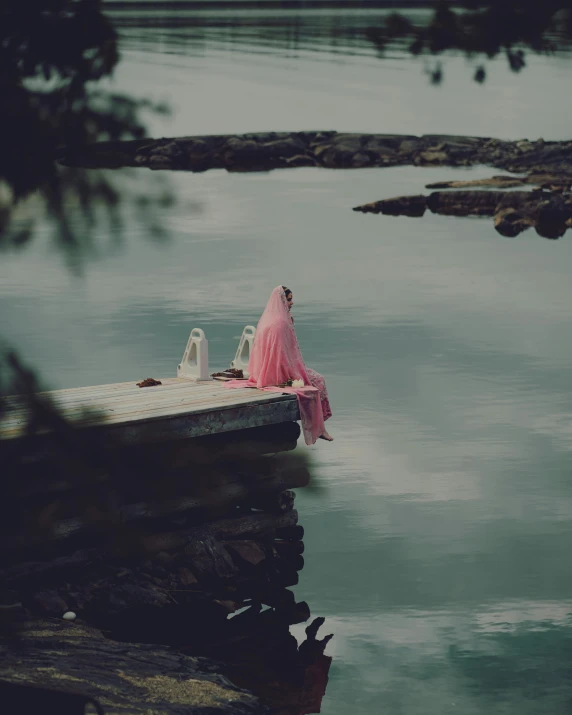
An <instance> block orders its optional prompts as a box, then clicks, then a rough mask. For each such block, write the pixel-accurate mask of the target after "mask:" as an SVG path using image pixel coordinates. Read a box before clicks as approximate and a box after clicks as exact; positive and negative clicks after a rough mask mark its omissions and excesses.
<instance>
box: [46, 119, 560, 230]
mask: <svg viewBox="0 0 572 715" xmlns="http://www.w3.org/2000/svg"><path fill="white" fill-rule="evenodd" d="M58 161H59V162H60V163H61V164H63V165H65V166H74V167H84V168H108V169H109V168H111V169H117V168H121V167H147V168H149V169H153V170H167V171H191V172H202V171H207V170H208V169H225V170H226V171H229V172H256V171H270V170H272V169H287V168H296V167H323V168H327V169H363V168H366V167H372V168H373V167H391V166H421V167H423V166H425V167H427V166H428V167H437V166H451V167H456V166H458V167H468V166H476V165H488V166H493V167H497V168H501V169H504V170H506V171H510V172H513V173H516V174H521V175H522V174H523V175H524V176H521V177H514V176H498V177H493V178H492V179H489V180H486V181H482V180H481V181H477V182H476V183H475V182H463V181H460V182H455V181H451V182H444V183H443V184H442V185H435V186H433V187H431V186H428V187H427V188H443V189H457V188H461V187H463V186H470V185H472V186H478V190H476V191H464V192H456V193H455V194H454V195H453V194H451V195H448V194H445V193H444V192H437V193H433V194H431V195H430V196H425V195H417V196H404V197H397V198H388V199H381V200H380V201H377V202H374V203H369V204H365V205H362V206H358V207H355V208H354V210H355V211H360V212H362V213H381V214H386V215H393V216H398V215H402V216H423V215H424V214H425V211H426V209H429V210H430V211H432V212H433V213H438V214H443V215H455V216H492V217H494V225H495V229H496V231H497V232H498V233H500V234H501V235H503V236H516V235H518V234H519V233H521V232H522V231H525V230H526V229H528V228H530V227H534V228H535V229H536V231H537V233H538V234H539V235H540V236H543V237H545V238H552V239H554V238H560V237H561V236H562V235H564V233H565V232H566V230H567V229H568V228H571V227H572V194H571V193H570V186H571V183H572V141H560V142H557V141H553V142H546V141H544V140H543V139H538V140H537V141H528V140H525V139H524V140H520V141H504V140H501V139H493V138H487V137H465V136H451V135H437V134H428V135H424V136H421V137H417V136H409V135H400V134H348V133H340V132H335V131H324V132H261V133H254V134H243V135H220V136H195V137H178V138H173V139H164V138H163V139H143V140H138V141H125V142H102V143H97V144H91V145H88V146H84V147H76V148H73V149H72V148H68V149H65V150H63V151H61V152H60V154H59V157H58ZM527 185H528V186H535V187H537V189H539V191H536V192H530V191H529V192H524V191H523V192H520V193H519V195H518V196H517V195H516V193H514V194H511V195H510V196H507V195H506V193H505V190H506V189H509V188H514V187H515V186H527ZM486 187H494V188H495V189H496V191H491V192H488V191H484V190H483V189H485V188H486Z"/></svg>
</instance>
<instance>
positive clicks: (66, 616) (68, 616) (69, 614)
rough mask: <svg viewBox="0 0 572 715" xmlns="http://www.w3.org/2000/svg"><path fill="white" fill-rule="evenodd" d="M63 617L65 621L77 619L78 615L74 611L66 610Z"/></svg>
mask: <svg viewBox="0 0 572 715" xmlns="http://www.w3.org/2000/svg"><path fill="white" fill-rule="evenodd" d="M62 618H63V619H64V621H75V619H76V618H77V616H76V614H75V613H74V612H73V611H66V612H65V613H64V615H63V616H62Z"/></svg>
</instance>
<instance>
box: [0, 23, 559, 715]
mask: <svg viewBox="0 0 572 715" xmlns="http://www.w3.org/2000/svg"><path fill="white" fill-rule="evenodd" d="M379 14H380V13H379V12H377V13H374V12H370V13H364V12H362V13H348V12H344V13H336V12H333V11H321V12H306V13H304V14H299V13H282V14H281V15H280V16H278V15H276V14H274V15H273V14H271V13H260V12H259V13H239V14H238V15H235V16H232V15H231V14H228V13H227V14H225V13H222V12H221V13H218V14H215V15H210V16H209V15H208V14H206V15H203V16H201V17H200V18H199V19H197V17H196V16H191V15H190V14H187V15H185V17H181V16H176V17H175V16H174V15H167V16H161V17H155V18H153V17H152V16H148V17H147V19H146V20H144V19H142V18H141V17H140V16H136V15H133V14H131V15H124V16H122V17H121V18H118V22H120V26H121V32H122V37H123V61H122V64H121V66H120V68H119V70H118V72H117V75H116V78H115V79H114V82H113V83H112V86H113V87H115V88H116V89H117V90H120V91H128V92H130V93H132V94H137V95H141V96H145V95H148V96H151V97H153V98H155V99H157V100H166V101H168V102H169V103H170V104H171V105H172V108H173V114H172V116H171V117H170V118H167V119H166V118H164V117H150V119H149V126H150V134H152V135H164V136H169V135H181V134H194V133H196V134H200V133H215V132H241V131H253V130H263V129H264V130H278V129H284V130H286V129H330V128H332V129H339V130H352V131H353V130H356V131H357V130H363V131H383V132H407V133H429V132H440V133H445V132H451V133H459V134H479V135H492V136H499V137H507V138H521V137H529V138H536V137H538V136H543V137H544V138H564V137H566V138H568V137H569V130H570V119H569V117H570V109H571V108H572V107H571V100H570V94H569V73H570V67H571V65H570V58H569V56H568V55H567V54H565V53H563V54H558V55H555V56H549V57H529V60H528V67H527V68H526V70H525V71H523V72H522V73H521V74H519V75H514V74H511V73H510V72H509V71H508V70H507V69H506V67H505V63H504V61H503V60H499V61H495V62H492V63H490V75H489V80H488V81H487V83H486V84H485V85H484V86H477V85H475V84H474V83H472V82H471V81H470V78H471V75H472V70H471V68H470V66H469V65H468V63H467V62H466V60H465V59H463V58H460V57H455V56H450V57H448V58H446V60H445V61H444V69H445V82H444V83H443V85H442V86H440V87H434V86H431V85H430V83H429V81H428V78H427V76H426V74H425V73H424V66H425V60H422V59H415V60H414V59H410V58H409V57H408V56H406V55H404V54H403V53H401V52H399V51H395V52H394V53H393V54H388V56H387V57H386V58H384V59H380V58H378V57H377V56H376V54H375V52H374V50H373V49H371V47H370V46H369V45H367V43H365V42H364V41H363V39H361V35H360V31H359V29H360V27H361V28H363V27H364V26H367V24H369V23H370V22H372V18H373V19H375V17H379ZM233 17H234V20H233ZM237 17H240V21H238V20H236V18H237ZM348 28H349V29H348ZM491 173H494V171H491V170H490V169H487V168H479V169H475V170H471V171H466V170H465V171H460V170H453V169H438V170H437V169H425V170H422V169H415V168H410V167H406V168H396V169H388V170H372V169H369V170H360V171H353V172H341V171H340V172H332V171H327V170H314V169H299V170H291V171H287V172H282V173H280V172H274V173H270V174H252V175H228V174H225V173H222V172H209V173H207V174H203V175H185V174H177V175H173V176H168V177H167V176H165V175H164V174H162V175H160V176H159V175H156V174H152V173H150V172H145V171H143V172H139V173H137V172H135V173H129V172H120V173H118V174H116V175H115V176H116V177H117V179H118V180H120V181H125V182H126V184H127V185H128V186H130V187H131V188H132V187H133V186H136V188H137V190H138V191H143V192H147V193H148V194H151V193H156V192H159V191H163V190H165V188H168V189H169V190H170V191H171V192H172V194H173V196H174V203H173V204H172V205H171V206H169V207H165V208H164V209H162V210H160V211H159V212H158V213H157V215H156V219H157V221H158V223H160V224H162V225H163V228H164V236H163V237H162V238H161V239H160V240H159V239H155V240H150V238H149V236H148V234H147V232H146V231H145V226H144V225H143V224H142V223H141V221H139V220H138V218H137V216H136V215H135V211H134V210H133V208H129V207H128V206H127V207H126V208H125V209H124V219H125V221H126V225H125V230H124V231H123V232H122V233H121V232H120V231H119V229H118V228H117V227H109V226H107V224H106V223H105V222H104V220H103V218H102V219H101V222H100V224H99V225H98V229H97V236H96V238H97V242H98V243H97V245H98V249H97V250H96V251H94V259H93V260H92V261H91V262H89V263H88V264H87V266H86V268H85V271H84V276H83V277H77V276H74V275H73V274H71V273H70V272H69V271H68V270H67V268H66V266H65V264H64V262H63V260H62V258H61V257H60V256H58V255H56V254H55V253H54V252H53V250H52V249H51V247H50V228H49V225H48V223H47V222H44V223H42V222H40V223H39V224H38V227H37V233H38V237H37V239H36V241H35V243H34V244H33V246H32V247H31V248H30V249H29V250H27V251H25V252H23V253H21V254H15V255H5V256H3V260H2V265H1V267H0V291H1V293H0V294H1V298H2V314H1V323H2V325H1V330H2V333H4V334H5V335H7V336H8V337H9V338H10V339H11V340H12V341H13V342H14V343H15V344H16V345H17V346H18V347H19V348H20V349H21V351H22V353H23V354H24V355H26V356H27V357H28V358H29V359H30V361H31V362H32V363H33V364H35V365H36V366H38V367H39V368H40V369H41V371H42V374H43V377H44V382H45V383H46V384H47V385H49V386H52V387H67V386H76V385H82V384H88V383H92V384H94V383H98V382H115V381H122V380H131V379H133V378H134V377H138V378H143V377H147V376H156V377H159V376H161V375H169V374H174V373H175V369H176V365H177V362H178V361H179V359H180V357H181V355H182V352H183V348H184V346H185V343H186V339H187V337H188V333H189V331H190V329H191V328H192V327H195V326H200V327H202V328H204V329H205V331H206V333H207V337H208V338H209V340H210V348H211V357H212V361H211V362H212V366H213V367H224V366H226V365H227V364H228V362H229V360H230V359H231V358H232V356H233V354H234V351H235V349H236V344H237V338H238V336H239V335H240V332H241V330H242V327H243V326H244V325H245V324H247V323H252V322H254V321H256V319H257V317H258V315H259V313H260V311H261V309H262V308H263V306H264V304H265V302H266V299H267V297H268V294H269V293H270V291H271V289H272V288H273V287H274V286H275V285H277V284H279V283H285V284H288V285H289V286H291V287H292V288H293V289H294V300H295V303H296V306H295V308H294V310H295V315H296V327H297V330H298V335H299V339H300V342H301V345H302V349H303V352H304V355H305V358H306V361H307V362H308V364H310V365H311V366H313V367H315V368H316V369H318V370H320V372H322V373H323V374H324V375H325V376H326V377H327V380H328V387H329V390H330V395H331V401H332V404H333V408H334V413H335V414H334V418H333V419H332V421H331V423H330V424H331V428H330V427H329V429H330V431H331V432H332V434H334V435H335V436H336V441H335V442H334V443H333V444H332V445H329V444H325V443H320V444H318V445H317V446H315V447H313V448H312V449H311V454H312V457H313V460H314V464H315V468H316V471H317V474H318V476H319V486H320V490H319V491H316V492H315V493H310V492H305V493H304V492H303V493H300V494H299V496H298V504H299V510H300V514H301V521H302V523H303V524H304V527H305V528H306V534H307V536H306V555H305V558H306V566H305V569H304V571H303V572H302V573H301V578H300V584H299V586H298V587H297V589H296V593H297V596H298V598H299V599H304V600H307V601H308V603H309V604H310V606H311V608H312V611H313V613H314V614H315V615H324V616H326V619H327V620H326V626H325V632H333V633H335V638H334V639H333V641H332V642H331V644H330V646H329V648H328V652H329V653H330V654H331V655H333V656H334V662H333V665H332V670H331V677H330V684H329V688H328V692H327V695H326V697H325V699H324V702H323V709H322V712H323V713H325V714H326V715H348V713H352V714H353V713H356V715H373V714H374V713H375V714H377V713H380V712H383V713H392V714H393V713H395V714H401V713H403V714H404V715H433V714H434V715H444V714H446V713H455V714H458V713H462V714H463V715H473V714H475V715H476V714H477V713H479V714H480V713H482V712H485V711H487V712H490V713H494V714H495V715H497V714H498V715H500V714H503V715H505V714H507V713H510V714H511V715H513V714H514V715H516V714H517V713H518V714H519V715H521V714H525V715H530V714H532V713H535V714H536V713H538V714H540V713H543V714H544V713H551V715H557V714H559V713H569V712H570V707H571V705H572V683H571V682H570V671H571V669H572V618H571V613H572V566H571V564H570V553H571V550H572V529H571V528H570V514H571V513H572V474H571V460H570V454H571V448H572V428H571V422H572V396H571V394H570V385H571V384H572V367H571V365H572V331H571V330H570V304H571V300H572V287H571V283H570V275H571V272H572V243H571V242H570V240H569V239H563V240H561V241H559V242H549V241H545V240H543V239H540V238H538V237H537V236H536V235H535V234H523V235H522V236H520V237H519V238H518V239H517V240H509V239H503V238H501V237H500V236H498V235H497V234H495V232H494V230H493V227H492V223H491V222H489V221H488V220H466V219H465V220H463V219H453V218H443V217H436V216H428V217H426V218H424V219H406V218H402V219H395V218H391V217H379V216H367V215H361V214H356V213H353V212H352V211H351V207H352V206H355V205H357V204H359V203H364V202H366V201H372V200H376V199H380V198H383V197H387V196H390V195H397V194H401V193H417V192H419V191H421V190H422V189H423V185H424V184H425V183H428V182H430V181H436V180H439V179H444V178H454V177H457V176H460V177H461V178H466V177H468V176H474V177H481V176H482V177H485V176H489V175H491ZM77 220H78V223H79V217H78V219H77Z"/></svg>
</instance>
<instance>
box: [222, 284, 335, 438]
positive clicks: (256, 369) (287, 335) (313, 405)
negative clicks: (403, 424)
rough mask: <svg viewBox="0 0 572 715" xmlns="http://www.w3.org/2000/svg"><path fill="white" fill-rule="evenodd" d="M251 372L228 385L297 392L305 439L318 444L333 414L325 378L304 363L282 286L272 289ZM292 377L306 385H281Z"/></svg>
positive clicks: (259, 322) (259, 330)
mask: <svg viewBox="0 0 572 715" xmlns="http://www.w3.org/2000/svg"><path fill="white" fill-rule="evenodd" d="M248 373H249V375H250V377H249V379H248V380H230V381H229V382H225V383H224V384H225V387H256V388H258V389H259V390H266V391H268V392H281V393H289V394H295V395H296V397H297V399H298V407H299V410H300V421H301V423H302V431H303V434H304V440H305V442H306V444H314V442H316V440H317V439H318V437H320V435H321V434H322V433H323V432H324V418H326V419H327V418H328V417H329V416H330V415H331V410H330V406H329V402H328V400H327V393H326V392H325V381H324V379H323V378H322V376H321V375H318V373H314V372H313V371H311V370H308V369H307V368H306V366H305V364H304V360H303V358H302V353H301V351H300V346H299V345H298V339H297V337H296V331H295V330H294V324H293V322H292V318H291V316H290V311H289V310H288V304H287V302H286V296H285V295H284V289H283V288H282V286H277V287H276V288H275V289H274V290H273V291H272V294H271V296H270V299H269V301H268V303H267V305H266V308H265V310H264V312H263V313H262V316H261V318H260V320H259V321H258V326H257V328H256V335H255V338H254V345H253V347H252V352H251V354H250V359H249V361H248ZM313 376H317V377H319V378H321V383H323V386H322V384H320V387H322V389H319V387H316V386H314V385H313V383H314V382H315V380H313V379H312V377H313ZM288 380H302V381H303V382H304V387H298V388H295V387H277V385H279V384H281V383H284V382H287V381H288ZM321 393H322V394H321ZM324 395H325V403H326V404H327V408H325V409H326V414H324V399H323V398H324Z"/></svg>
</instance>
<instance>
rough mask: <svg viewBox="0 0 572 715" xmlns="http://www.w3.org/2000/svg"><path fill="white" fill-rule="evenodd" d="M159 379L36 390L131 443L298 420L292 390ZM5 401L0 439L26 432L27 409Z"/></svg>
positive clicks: (64, 411) (63, 410) (72, 415)
mask: <svg viewBox="0 0 572 715" xmlns="http://www.w3.org/2000/svg"><path fill="white" fill-rule="evenodd" d="M160 382H161V383H162V384H161V385H155V386H153V387H138V386H137V382H136V381H135V380H134V381H133V382H121V383H116V384H110V385H96V386H92V387H77V388H70V389H67V390H55V391H52V392H45V393H40V394H41V395H42V396H43V397H45V398H47V399H49V400H50V401H51V402H52V403H53V404H54V405H55V406H56V407H57V408H58V409H59V412H60V414H61V415H62V416H63V417H64V418H66V419H68V420H70V421H73V422H79V423H80V424H81V426H82V427H86V428H87V427H89V428H105V430H106V431H107V432H110V433H112V434H113V435H114V436H117V437H119V438H121V439H122V441H125V442H133V443H139V442H160V441H164V440H172V439H188V438H193V437H202V436H205V435H210V434H217V433H221V432H232V431H236V430H242V429H247V428H251V427H262V426H265V425H272V424H278V423H282V422H293V421H296V420H298V419H299V412H298V403H297V400H296V396H295V395H289V394H280V393H272V392H264V391H262V390H256V389H253V388H244V389H229V388H226V387H224V383H222V382H218V381H216V380H212V381H206V382H196V381H194V380H189V379H185V378H177V377H169V378H160ZM6 402H7V411H6V413H5V414H4V415H3V416H2V417H0V439H2V440H17V439H19V438H21V437H24V436H25V431H26V424H27V416H28V413H27V408H26V406H25V405H24V403H23V402H22V400H21V399H20V398H19V397H17V396H14V397H10V398H7V401H6Z"/></svg>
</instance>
